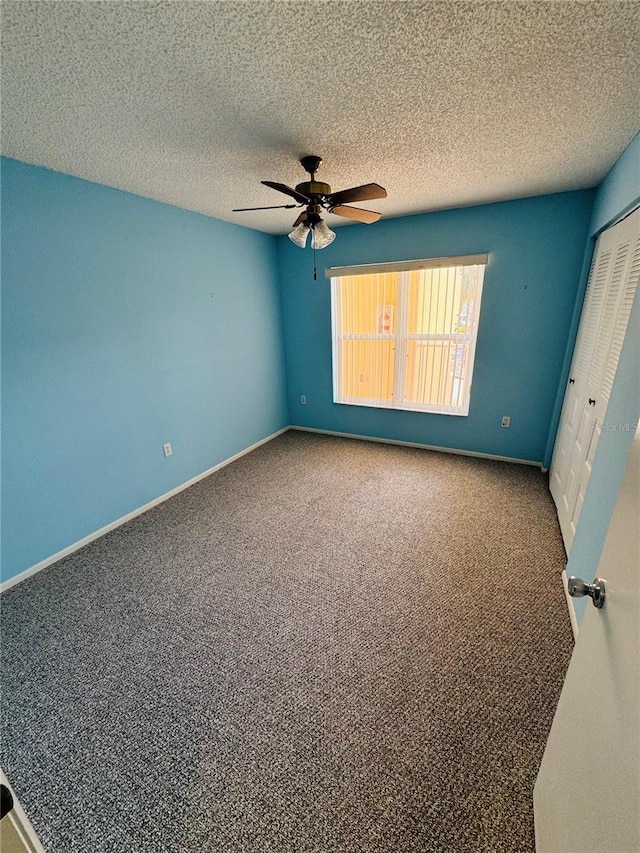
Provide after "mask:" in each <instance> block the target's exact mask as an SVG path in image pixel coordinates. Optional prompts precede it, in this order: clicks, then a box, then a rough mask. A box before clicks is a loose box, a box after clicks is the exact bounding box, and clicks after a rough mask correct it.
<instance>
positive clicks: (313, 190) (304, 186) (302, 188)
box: [296, 181, 331, 198]
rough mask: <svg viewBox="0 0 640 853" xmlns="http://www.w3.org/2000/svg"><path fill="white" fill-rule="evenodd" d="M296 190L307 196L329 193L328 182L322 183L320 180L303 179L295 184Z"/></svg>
mask: <svg viewBox="0 0 640 853" xmlns="http://www.w3.org/2000/svg"><path fill="white" fill-rule="evenodd" d="M296 190H297V191H298V192H299V193H302V195H306V196H308V197H309V198H313V196H325V195H331V187H330V186H329V184H324V183H322V181H303V182H302V183H301V184H297V185H296Z"/></svg>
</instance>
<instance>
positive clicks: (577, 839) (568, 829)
mask: <svg viewBox="0 0 640 853" xmlns="http://www.w3.org/2000/svg"><path fill="white" fill-rule="evenodd" d="M639 518H640V429H639V430H638V431H637V432H636V436H635V440H634V444H633V448H632V450H631V454H630V457H629V461H628V463H627V468H626V471H625V474H624V478H623V481H622V484H621V487H620V492H619V494H618V500H617V503H616V507H615V510H614V513H613V517H612V519H611V525H610V527H609V532H608V535H607V540H606V542H605V546H604V549H603V551H602V556H601V558H600V564H599V567H598V576H599V577H601V578H604V579H605V581H606V596H605V602H604V606H603V607H602V608H601V609H599V610H598V609H596V608H595V607H591V606H589V607H588V609H587V612H586V613H585V616H584V618H583V620H582V624H581V626H580V633H579V636H578V640H577V642H576V647H575V649H574V652H573V656H572V658H571V663H570V665H569V670H568V672H567V677H566V679H565V683H564V687H563V689H562V695H561V696H560V702H559V704H558V708H557V711H556V715H555V717H554V720H553V725H552V727H551V733H550V735H549V740H548V741H547V747H546V750H545V753H544V757H543V759H542V765H541V767H540V772H539V773H538V779H537V781H536V785H535V789H534V795H533V799H534V812H535V825H536V850H537V853H638V851H639V850H640V538H639V533H638V519H639ZM583 580H585V581H586V582H587V583H591V580H592V578H583Z"/></svg>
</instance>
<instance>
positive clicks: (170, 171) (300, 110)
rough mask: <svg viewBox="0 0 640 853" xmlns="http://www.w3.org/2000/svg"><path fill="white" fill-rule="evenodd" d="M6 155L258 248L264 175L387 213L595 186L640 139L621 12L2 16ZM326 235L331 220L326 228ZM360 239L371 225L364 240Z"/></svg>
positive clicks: (9, 6) (639, 89)
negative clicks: (246, 237) (340, 193)
mask: <svg viewBox="0 0 640 853" xmlns="http://www.w3.org/2000/svg"><path fill="white" fill-rule="evenodd" d="M1 13H2V31H3V32H2V118H3V130H2V147H3V153H4V154H6V155H8V156H11V157H16V158H18V159H20V160H24V161H26V162H28V163H35V164H38V165H44V166H48V167H50V168H52V169H56V170H58V171H61V172H67V173H69V174H73V175H77V176H79V177H82V178H87V179H89V180H91V181H96V182H98V183H101V184H107V185H109V186H112V187H118V188H120V189H124V190H129V191H130V192H134V193H139V194H140V195H144V196H148V197H150V198H154V199H159V200H161V201H165V202H169V203H171V204H175V205H178V206H180V207H185V208H189V209H191V210H196V211H200V212H202V213H206V214H210V215H212V216H216V217H219V218H220V219H226V220H229V221H231V222H237V223H240V224H243V225H248V226H250V227H252V228H257V229H260V230H263V231H267V232H271V233H283V232H286V231H288V230H289V229H290V226H291V222H292V220H293V219H294V218H295V216H296V213H297V212H296V211H291V210H280V211H263V212H256V213H242V214H240V213H235V214H234V213H232V212H231V209H232V208H233V207H244V206H247V207H248V206H251V205H261V204H264V205H268V204H279V203H287V201H288V199H287V198H286V197H285V196H281V195H279V194H278V193H277V192H275V191H274V190H272V189H269V188H267V187H264V186H261V184H260V181H261V180H262V179H268V180H272V181H278V182H282V183H285V184H289V185H290V186H293V185H295V184H296V183H299V182H300V181H302V180H304V179H305V173H304V172H303V171H302V169H301V167H300V165H299V163H298V158H299V157H300V155H303V154H318V155H320V156H322V157H323V158H324V163H323V165H322V167H321V169H320V171H319V173H318V179H319V180H324V181H326V182H327V183H329V184H331V186H332V188H333V189H334V190H339V189H343V188H345V187H349V186H352V185H354V184H362V183H368V182H370V181H377V182H378V183H380V184H382V185H383V186H385V187H386V188H387V191H388V194H389V195H388V198H387V199H384V200H382V201H376V202H368V203H363V204H362V205H361V206H363V207H370V208H373V209H376V210H380V211H381V212H382V214H383V216H386V217H388V216H399V215H403V214H409V213H418V212H421V211H426V210H434V209H439V208H444V207H454V206H460V205H469V204H477V203H480V202H485V201H494V200H500V199H507V198H515V197H520V196H529V195H537V194H540V193H548V192H556V191H561V190H567V189H576V188H580V187H588V186H593V185H594V184H596V183H597V182H598V181H599V180H600V179H601V178H602V177H603V176H604V175H605V174H606V172H607V171H608V169H609V168H610V167H611V165H612V164H613V162H614V161H615V159H616V157H617V156H618V155H619V154H620V152H621V151H622V149H623V148H624V147H625V145H626V144H627V143H628V142H629V140H630V139H631V138H632V136H633V135H634V133H635V132H636V131H637V130H638V129H639V127H640V120H639V116H640V51H639V49H638V45H639V44H640V3H636V2H616V0H607V2H598V0H593V2H546V1H544V0H543V1H542V2H541V0H535V2H532V0H526V2H519V0H507V2H476V0H472V2H466V0H461V2H457V0H437V1H436V2H410V1H409V2H397V0H392V1H391V2H388V0H380V1H379V2H377V0H370V2H358V0H346V2H331V1H330V0H329V2H315V1H314V0H306V2H305V0H296V2H270V0H264V1H263V2H253V0H247V2H168V3H167V2H161V3H155V2H154V3H148V2H137V3H121V2H22V0H20V2H13V0H4V2H3V3H2V12H1ZM328 221H329V223H330V224H331V225H332V226H333V225H342V224H345V223H346V220H344V219H339V218H338V217H334V216H329V217H328ZM372 227H375V226H372Z"/></svg>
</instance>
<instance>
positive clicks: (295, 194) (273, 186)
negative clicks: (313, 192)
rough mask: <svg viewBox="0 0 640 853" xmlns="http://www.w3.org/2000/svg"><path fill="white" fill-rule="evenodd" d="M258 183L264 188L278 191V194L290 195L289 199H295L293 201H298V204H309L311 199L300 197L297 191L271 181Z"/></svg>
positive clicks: (300, 194)
mask: <svg viewBox="0 0 640 853" xmlns="http://www.w3.org/2000/svg"><path fill="white" fill-rule="evenodd" d="M260 183H261V184H264V185H265V187H271V189H272V190H278V192H279V193H284V194H285V195H290V196H291V198H295V200H296V201H299V202H300V204H309V202H310V201H311V199H309V198H307V196H306V195H302V193H299V192H298V190H294V189H292V188H291V187H288V186H287V185H286V184H276V183H274V182H273V181H260Z"/></svg>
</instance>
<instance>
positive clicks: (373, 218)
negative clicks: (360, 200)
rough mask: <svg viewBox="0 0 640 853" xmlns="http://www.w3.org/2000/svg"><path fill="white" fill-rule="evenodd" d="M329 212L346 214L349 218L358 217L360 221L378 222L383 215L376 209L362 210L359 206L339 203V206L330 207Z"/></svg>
mask: <svg viewBox="0 0 640 853" xmlns="http://www.w3.org/2000/svg"><path fill="white" fill-rule="evenodd" d="M329 213H336V214H337V215H338V216H346V217H347V219H357V220H358V222H367V223H368V224H371V223H372V222H377V221H378V219H380V217H381V216H382V214H381V213H376V212H375V210H362V209H361V208H359V207H347V206H346V205H345V204H339V205H338V206H337V207H332V208H329Z"/></svg>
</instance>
